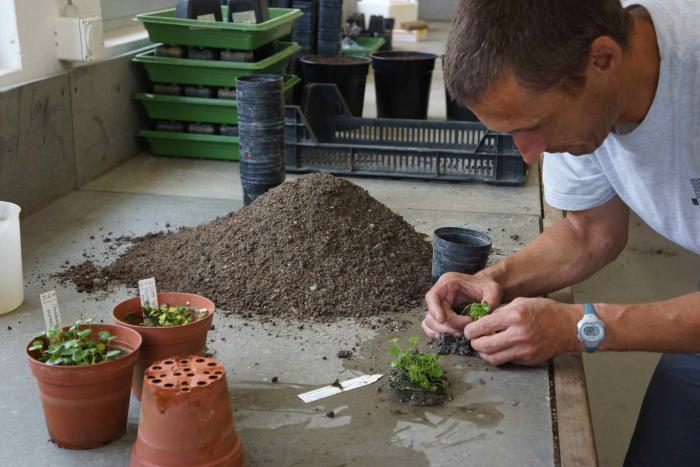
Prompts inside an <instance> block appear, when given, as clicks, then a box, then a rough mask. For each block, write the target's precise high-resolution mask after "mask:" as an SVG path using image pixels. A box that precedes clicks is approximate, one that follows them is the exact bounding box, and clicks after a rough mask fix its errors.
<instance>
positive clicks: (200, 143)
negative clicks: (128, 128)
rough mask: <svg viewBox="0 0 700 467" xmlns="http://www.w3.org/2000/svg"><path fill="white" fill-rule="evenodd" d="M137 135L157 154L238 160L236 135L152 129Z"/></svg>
mask: <svg viewBox="0 0 700 467" xmlns="http://www.w3.org/2000/svg"><path fill="white" fill-rule="evenodd" d="M139 136H141V137H143V138H146V139H147V140H148V144H149V145H150V146H151V152H152V153H153V154H156V155H158V156H171V157H196V158H199V159H219V160H225V161H237V160H238V137H237V136H221V135H197V134H193V133H176V132H172V131H152V130H141V131H140V132H139Z"/></svg>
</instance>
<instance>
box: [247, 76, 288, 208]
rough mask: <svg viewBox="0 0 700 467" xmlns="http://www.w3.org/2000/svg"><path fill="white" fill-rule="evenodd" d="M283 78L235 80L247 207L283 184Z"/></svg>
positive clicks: (258, 77) (248, 77) (250, 77)
mask: <svg viewBox="0 0 700 467" xmlns="http://www.w3.org/2000/svg"><path fill="white" fill-rule="evenodd" d="M282 85H283V77H282V76H278V75H251V76H243V77H241V78H238V79H237V80H236V100H237V106H238V108H237V112H238V136H239V151H240V158H239V160H240V171H241V185H242V187H243V203H244V205H246V206H248V205H249V204H250V203H252V202H253V201H255V199H256V198H257V197H258V196H260V195H262V194H264V193H265V192H266V191H267V190H269V189H271V188H274V187H275V186H277V185H279V184H280V183H282V182H284V178H285V164H284V91H283V88H282Z"/></svg>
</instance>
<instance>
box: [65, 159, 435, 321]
mask: <svg viewBox="0 0 700 467" xmlns="http://www.w3.org/2000/svg"><path fill="white" fill-rule="evenodd" d="M134 241H135V244H134V245H132V246H131V247H130V248H129V249H128V250H127V251H126V252H125V253H124V254H123V255H122V256H121V257H120V258H118V259H117V260H116V261H115V262H114V263H112V264H111V265H108V266H106V267H104V268H95V269H92V268H91V267H87V266H86V265H85V263H83V264H82V265H77V266H73V267H71V268H70V269H68V270H67V271H65V272H63V273H60V277H62V278H63V279H69V280H72V281H73V282H76V283H77V284H79V287H80V288H81V289H82V290H88V289H89V284H90V283H91V282H93V281H94V279H97V281H94V282H95V284H96V286H95V288H100V287H101V286H102V284H104V283H114V282H119V283H123V284H126V285H127V286H130V287H134V286H135V285H136V282H137V281H138V280H139V279H143V278H147V277H155V278H156V283H157V285H158V289H159V290H172V291H183V292H185V291H186V292H192V293H197V294H200V295H203V296H206V297H208V298H210V299H212V300H213V301H214V303H216V305H217V307H218V308H220V309H222V310H227V311H233V312H241V313H247V312H252V313H255V314H258V315H265V316H275V317H292V316H294V317H299V318H315V319H322V320H327V319H328V318H334V317H360V318H365V317H371V316H376V315H379V314H382V313H390V312H397V311H405V310H406V309H408V308H410V307H414V306H418V305H419V304H420V303H421V302H422V299H423V295H424V294H425V292H426V291H427V290H428V288H429V286H430V279H431V254H432V249H431V246H430V243H428V242H426V241H425V239H424V236H423V235H422V234H419V233H417V232H416V231H415V230H414V229H413V227H412V226H411V225H409V224H408V223H407V222H406V221H404V220H403V219H402V218H401V217H400V216H399V215H397V214H395V213H393V212H392V211H391V210H389V209H388V208H387V207H386V206H384V205H383V204H381V203H380V202H378V201H377V200H375V199H374V198H372V197H371V196H370V195H369V193H367V191H366V190H364V189H362V188H360V187H358V186H356V185H354V184H352V183H350V182H348V181H346V180H343V179H340V178H336V177H334V176H332V175H330V174H326V173H322V174H313V175H307V176H303V177H300V178H299V179H297V180H296V181H293V182H286V183H284V184H282V185H280V186H279V187H277V188H275V189H273V190H271V191H269V192H268V193H267V194H265V195H264V196H262V197H260V198H258V199H257V200H256V201H255V202H254V203H253V204H251V205H250V206H248V207H245V208H243V209H241V210H240V211H238V212H237V213H232V214H229V215H227V216H224V217H221V218H217V219H215V220H213V221H212V222H209V223H207V224H203V225H200V226H197V227H194V228H182V229H180V230H179V231H177V232H171V233H163V234H158V235H153V234H150V235H148V236H145V237H142V238H141V239H135V240H134ZM93 290H94V288H93Z"/></svg>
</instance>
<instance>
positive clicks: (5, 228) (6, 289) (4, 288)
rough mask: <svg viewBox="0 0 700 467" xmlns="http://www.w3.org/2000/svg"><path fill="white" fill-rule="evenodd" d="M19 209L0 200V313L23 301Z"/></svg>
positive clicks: (13, 307) (8, 310)
mask: <svg viewBox="0 0 700 467" xmlns="http://www.w3.org/2000/svg"><path fill="white" fill-rule="evenodd" d="M20 211H21V209H20V207H19V206H17V205H16V204H12V203H7V202H5V201H0V315H2V314H4V313H9V312H10V311H12V310H14V309H15V308H17V307H19V306H20V305H21V304H22V302H23V301H24V280H23V278H22V244H21V240H20V236H19V212H20Z"/></svg>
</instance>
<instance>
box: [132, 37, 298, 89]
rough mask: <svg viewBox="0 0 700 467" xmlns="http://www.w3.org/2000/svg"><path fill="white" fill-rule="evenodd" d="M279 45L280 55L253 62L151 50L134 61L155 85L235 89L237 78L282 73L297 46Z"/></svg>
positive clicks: (282, 43) (293, 44)
mask: <svg viewBox="0 0 700 467" xmlns="http://www.w3.org/2000/svg"><path fill="white" fill-rule="evenodd" d="M279 45H280V49H281V50H280V51H279V52H277V53H276V54H274V55H271V56H269V57H267V58H265V59H264V60H260V61H259V62H254V63H247V62H242V63H241V62H225V61H219V60H192V59H189V58H169V57H156V56H155V51H154V50H150V51H148V52H143V53H140V54H138V55H136V56H135V57H134V61H135V62H139V63H143V65H144V67H145V68H146V73H147V74H148V79H150V80H151V81H152V82H154V83H173V84H198V85H201V86H221V87H235V86H236V78H238V77H239V76H245V75H267V74H272V75H282V74H284V72H285V70H286V69H287V65H288V64H289V60H290V59H291V57H292V56H293V55H294V54H295V53H296V52H297V51H298V50H299V45H298V44H297V43H295V42H280V43H279Z"/></svg>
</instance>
